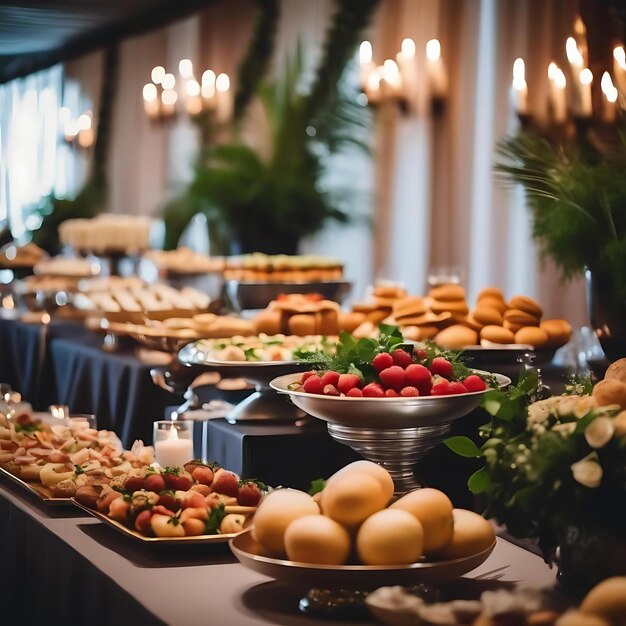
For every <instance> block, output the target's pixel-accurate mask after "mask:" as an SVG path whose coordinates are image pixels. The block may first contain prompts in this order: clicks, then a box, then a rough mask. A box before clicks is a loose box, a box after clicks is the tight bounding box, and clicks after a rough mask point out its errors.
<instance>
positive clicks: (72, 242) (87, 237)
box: [59, 213, 153, 254]
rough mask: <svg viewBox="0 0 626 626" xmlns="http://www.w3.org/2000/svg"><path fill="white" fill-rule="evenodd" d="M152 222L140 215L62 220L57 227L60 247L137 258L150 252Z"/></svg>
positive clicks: (112, 215)
mask: <svg viewBox="0 0 626 626" xmlns="http://www.w3.org/2000/svg"><path fill="white" fill-rule="evenodd" d="M152 224H153V220H152V219H151V218H149V217H145V216H141V215H114V214H110V213H106V214H102V215H98V216H96V217H94V218H91V219H70V220H65V221H64V222H62V223H61V224H60V226H59V239H60V240H61V244H62V245H64V246H69V247H70V248H73V249H74V250H80V251H86V252H93V253H95V254H115V253H122V254H136V253H138V252H142V251H144V250H148V249H149V248H150V231H151V229H152Z"/></svg>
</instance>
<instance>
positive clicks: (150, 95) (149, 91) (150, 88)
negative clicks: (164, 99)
mask: <svg viewBox="0 0 626 626" xmlns="http://www.w3.org/2000/svg"><path fill="white" fill-rule="evenodd" d="M143 99H144V100H145V101H146V102H154V101H155V100H156V99H157V88H156V85H155V84H154V83H147V84H145V85H144V86H143Z"/></svg>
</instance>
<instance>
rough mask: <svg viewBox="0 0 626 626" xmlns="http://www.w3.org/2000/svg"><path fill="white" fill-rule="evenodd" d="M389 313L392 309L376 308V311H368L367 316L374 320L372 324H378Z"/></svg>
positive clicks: (369, 319)
mask: <svg viewBox="0 0 626 626" xmlns="http://www.w3.org/2000/svg"><path fill="white" fill-rule="evenodd" d="M389 313H390V311H388V310H385V309H376V310H375V311H371V312H369V313H367V315H366V316H365V318H366V319H367V320H368V321H370V322H372V324H374V325H376V326H378V324H380V322H382V321H383V320H384V319H385V318H386V317H387V316H388V315H389Z"/></svg>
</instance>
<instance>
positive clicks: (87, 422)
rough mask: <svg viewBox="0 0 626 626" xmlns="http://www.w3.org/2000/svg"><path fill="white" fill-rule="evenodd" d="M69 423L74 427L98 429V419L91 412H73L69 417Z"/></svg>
mask: <svg viewBox="0 0 626 626" xmlns="http://www.w3.org/2000/svg"><path fill="white" fill-rule="evenodd" d="M68 425H69V426H72V427H74V428H93V429H94V430H97V428H98V420H97V419H96V416H95V415H91V414H90V413H72V414H71V415H70V416H69V418H68Z"/></svg>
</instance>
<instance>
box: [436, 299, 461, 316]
mask: <svg viewBox="0 0 626 626" xmlns="http://www.w3.org/2000/svg"><path fill="white" fill-rule="evenodd" d="M429 304H430V310H431V311H432V312H433V313H444V312H448V313H452V314H453V315H455V314H456V315H462V316H465V315H467V314H468V313H469V307H468V306H467V303H466V302H465V300H454V301H452V300H435V299H432V300H431V301H430V303H429Z"/></svg>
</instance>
